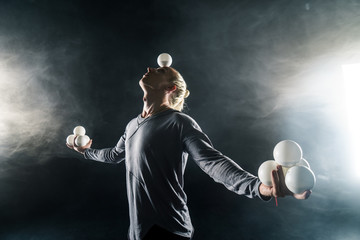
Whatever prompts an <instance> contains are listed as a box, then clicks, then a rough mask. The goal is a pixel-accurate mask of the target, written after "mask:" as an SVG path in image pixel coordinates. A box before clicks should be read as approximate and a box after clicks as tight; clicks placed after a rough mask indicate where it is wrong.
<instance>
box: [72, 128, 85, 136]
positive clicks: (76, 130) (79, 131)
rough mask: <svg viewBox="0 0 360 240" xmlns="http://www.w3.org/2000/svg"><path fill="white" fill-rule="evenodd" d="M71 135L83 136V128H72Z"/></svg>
mask: <svg viewBox="0 0 360 240" xmlns="http://www.w3.org/2000/svg"><path fill="white" fill-rule="evenodd" d="M73 133H74V135H75V136H84V135H85V133H86V131H85V128H84V127H83V126H77V127H75V128H74V131H73Z"/></svg>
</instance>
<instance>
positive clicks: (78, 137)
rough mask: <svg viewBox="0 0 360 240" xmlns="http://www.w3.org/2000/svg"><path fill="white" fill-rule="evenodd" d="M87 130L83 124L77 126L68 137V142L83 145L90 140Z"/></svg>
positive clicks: (78, 145)
mask: <svg viewBox="0 0 360 240" xmlns="http://www.w3.org/2000/svg"><path fill="white" fill-rule="evenodd" d="M85 133H86V130H85V128H84V127H83V126H77V127H75V128H74V130H73V134H71V135H69V136H68V137H67V138H66V143H67V144H69V145H70V146H74V144H75V146H77V147H83V146H85V145H86V144H88V142H89V141H90V138H89V136H87V135H85Z"/></svg>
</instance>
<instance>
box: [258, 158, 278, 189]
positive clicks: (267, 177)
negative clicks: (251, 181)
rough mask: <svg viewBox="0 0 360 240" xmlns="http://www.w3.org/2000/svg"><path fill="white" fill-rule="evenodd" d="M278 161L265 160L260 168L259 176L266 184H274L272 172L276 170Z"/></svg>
mask: <svg viewBox="0 0 360 240" xmlns="http://www.w3.org/2000/svg"><path fill="white" fill-rule="evenodd" d="M276 166H277V163H276V162H275V161H274V160H268V161H265V162H263V163H262V164H261V165H260V167H259V170H258V176H259V179H260V181H261V182H262V183H263V184H265V185H266V186H272V181H271V172H272V170H276Z"/></svg>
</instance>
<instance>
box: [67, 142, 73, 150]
mask: <svg viewBox="0 0 360 240" xmlns="http://www.w3.org/2000/svg"><path fill="white" fill-rule="evenodd" d="M66 146H67V147H68V148H70V149H74V146H72V145H69V144H68V143H66Z"/></svg>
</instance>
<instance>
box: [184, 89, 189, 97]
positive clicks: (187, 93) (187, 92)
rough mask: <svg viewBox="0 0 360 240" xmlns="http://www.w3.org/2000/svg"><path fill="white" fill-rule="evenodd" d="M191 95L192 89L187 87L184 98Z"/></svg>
mask: <svg viewBox="0 0 360 240" xmlns="http://www.w3.org/2000/svg"><path fill="white" fill-rule="evenodd" d="M189 95H190V91H189V90H187V89H186V92H185V96H184V98H187V97H188V96H189Z"/></svg>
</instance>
